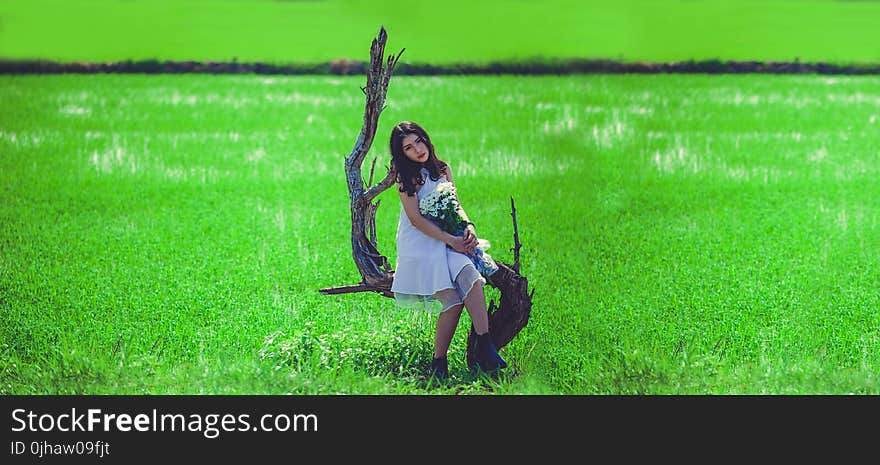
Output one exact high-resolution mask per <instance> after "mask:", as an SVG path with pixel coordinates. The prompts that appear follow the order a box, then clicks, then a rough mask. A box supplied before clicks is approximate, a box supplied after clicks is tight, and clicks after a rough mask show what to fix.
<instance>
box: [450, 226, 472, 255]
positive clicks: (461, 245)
mask: <svg viewBox="0 0 880 465" xmlns="http://www.w3.org/2000/svg"><path fill="white" fill-rule="evenodd" d="M447 244H449V247H452V249H453V250H455V251H456V252H459V253H463V254H465V255H467V256H469V257H473V256H474V247H476V246H477V236H475V235H474V233H473V232H471V231H465V233H464V235H463V236H450V239H449V241H448V242H447Z"/></svg>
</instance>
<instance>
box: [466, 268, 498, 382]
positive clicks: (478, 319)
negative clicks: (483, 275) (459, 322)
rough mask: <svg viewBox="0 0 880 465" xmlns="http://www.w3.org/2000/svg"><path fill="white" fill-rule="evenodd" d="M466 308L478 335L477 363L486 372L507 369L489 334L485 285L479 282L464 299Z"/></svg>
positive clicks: (476, 347)
mask: <svg viewBox="0 0 880 465" xmlns="http://www.w3.org/2000/svg"><path fill="white" fill-rule="evenodd" d="M464 306H465V308H467V311H468V314H469V315H470V316H471V321H472V322H473V324H474V331H476V333H477V343H476V346H475V350H476V362H477V365H479V367H480V368H481V369H483V370H484V371H494V370H497V369H499V368H506V367H507V361H506V360H504V358H503V357H501V354H499V353H498V349H497V348H496V347H495V343H494V342H493V341H492V336H491V335H490V334H489V314H488V311H487V309H486V292H485V290H484V289H483V283H482V282H481V281H477V282H475V283H474V287H473V288H471V291H470V292H468V295H467V297H465V299H464Z"/></svg>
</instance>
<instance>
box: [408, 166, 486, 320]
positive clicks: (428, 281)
mask: <svg viewBox="0 0 880 465" xmlns="http://www.w3.org/2000/svg"><path fill="white" fill-rule="evenodd" d="M421 172H422V175H423V176H424V177H425V183H424V184H423V185H422V186H421V188H420V189H419V190H418V191H417V192H416V195H417V196H418V199H419V200H421V199H422V197H424V196H426V195H428V194H430V193H431V192H433V191H434V190H435V189H436V188H437V184H439V183H440V182H441V181H446V177H445V176H441V177H440V178H439V179H438V180H437V181H434V180H432V179H431V176H430V175H428V170H427V169H425V168H422V170H421ZM477 282H479V283H482V284H483V285H485V284H486V279H485V278H484V277H483V276H481V275H480V273H479V272H478V271H477V269H476V267H475V266H474V264H473V262H471V260H470V258H468V256H467V255H464V254H462V253H459V252H456V251H455V250H453V249H452V248H450V247H447V246H446V244H445V243H444V242H442V241H439V240H437V239H434V238H433V237H430V236H428V235H426V234H425V233H423V232H421V231H419V230H418V229H416V227H415V226H413V225H412V222H410V220H409V217H408V216H407V215H406V211H404V209H403V207H401V208H400V221H399V222H398V224H397V264H396V265H395V267H394V281H393V282H392V283H391V291H392V292H393V293H394V298H395V300H396V302H397V305H398V306H400V307H404V308H411V309H415V310H424V311H426V312H429V313H440V312H444V311H446V310H449V309H450V308H452V307H454V306H456V305H459V304H461V303H463V302H464V299H465V297H466V296H467V295H468V293H469V292H470V291H471V289H472V288H473V286H474V284H476V283H477Z"/></svg>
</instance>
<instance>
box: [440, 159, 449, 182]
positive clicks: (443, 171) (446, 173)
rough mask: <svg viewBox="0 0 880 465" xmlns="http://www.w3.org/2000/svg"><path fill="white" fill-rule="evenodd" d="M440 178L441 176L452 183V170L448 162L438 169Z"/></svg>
mask: <svg viewBox="0 0 880 465" xmlns="http://www.w3.org/2000/svg"><path fill="white" fill-rule="evenodd" d="M440 176H443V177H445V178H446V180H447V181H449V182H452V168H451V167H450V166H449V163H448V162H447V163H445V164H444V165H443V166H441V167H440Z"/></svg>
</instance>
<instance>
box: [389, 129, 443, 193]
mask: <svg viewBox="0 0 880 465" xmlns="http://www.w3.org/2000/svg"><path fill="white" fill-rule="evenodd" d="M410 134H415V135H417V136H419V137H421V138H422V140H423V141H424V142H425V145H426V146H428V159H427V160H425V162H424V163H417V162H414V161H412V160H410V159H409V158H407V156H406V155H404V153H403V138H404V137H406V136H408V135H410ZM389 148H390V149H391V164H392V165H394V167H395V168H396V169H397V182H399V183H400V184H401V186H400V192H406V193H407V195H409V196H410V197H412V196H413V194H415V192H416V189H418V186H421V185H422V184H424V183H425V180H424V179H422V173H421V172H420V171H421V169H422V168H425V169H426V170H428V176H431V180H433V181H436V180H438V179H440V176H442V175H444V174H446V162H444V161H443V160H440V159H439V158H437V154H436V153H434V144H432V143H431V138H430V137H428V133H427V132H426V131H425V130H424V129H422V127H421V126H419V125H418V124H416V123H413V122H412V121H402V122H400V123H398V124H397V126H394V129H392V130H391V141H390V143H389Z"/></svg>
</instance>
